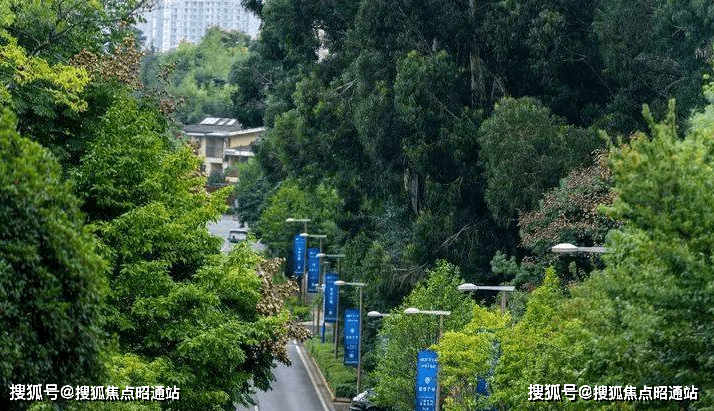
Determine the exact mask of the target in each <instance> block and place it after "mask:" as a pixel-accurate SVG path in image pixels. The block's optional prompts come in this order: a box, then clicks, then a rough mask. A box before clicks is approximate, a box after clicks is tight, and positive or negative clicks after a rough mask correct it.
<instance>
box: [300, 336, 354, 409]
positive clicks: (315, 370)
mask: <svg viewBox="0 0 714 411" xmlns="http://www.w3.org/2000/svg"><path fill="white" fill-rule="evenodd" d="M298 344H299V345H300V347H302V348H303V349H304V350H305V352H306V353H307V357H308V358H309V360H308V363H309V367H308V372H309V373H311V374H313V376H316V379H318V380H319V381H320V385H321V386H320V389H322V390H324V391H325V392H327V393H328V394H329V398H330V400H331V402H332V408H333V409H334V410H335V411H341V410H347V408H348V407H349V405H350V402H351V400H350V399H349V398H344V397H335V393H333V392H332V390H331V389H330V385H329V384H328V383H327V379H326V378H325V376H324V375H323V374H322V370H320V367H319V366H318V365H317V362H316V361H315V359H314V358H312V354H311V353H310V350H308V349H307V347H305V344H303V343H302V342H299V343H298Z"/></svg>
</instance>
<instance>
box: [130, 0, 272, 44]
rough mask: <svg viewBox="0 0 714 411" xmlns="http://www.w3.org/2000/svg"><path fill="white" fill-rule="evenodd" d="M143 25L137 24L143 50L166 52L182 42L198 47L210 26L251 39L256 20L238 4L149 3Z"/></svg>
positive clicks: (214, 0)
mask: <svg viewBox="0 0 714 411" xmlns="http://www.w3.org/2000/svg"><path fill="white" fill-rule="evenodd" d="M153 1H154V5H153V7H151V9H150V11H148V12H145V13H144V14H143V17H144V19H145V20H146V22H144V23H140V24H137V28H138V29H139V30H141V32H142V34H143V35H144V38H145V41H144V47H146V48H147V49H148V48H151V47H154V48H155V49H156V50H157V51H168V50H170V49H172V48H174V47H176V46H178V44H179V43H181V42H182V41H188V42H190V43H198V42H199V41H201V39H202V38H203V36H204V35H205V34H206V30H207V29H208V28H209V27H211V26H218V27H220V28H222V29H224V30H240V31H242V32H243V33H246V34H248V35H249V36H251V37H253V38H255V37H257V36H258V32H259V30H260V19H258V17H257V16H256V15H254V14H253V13H251V12H249V11H248V10H246V9H244V8H243V6H241V4H240V2H241V0H153Z"/></svg>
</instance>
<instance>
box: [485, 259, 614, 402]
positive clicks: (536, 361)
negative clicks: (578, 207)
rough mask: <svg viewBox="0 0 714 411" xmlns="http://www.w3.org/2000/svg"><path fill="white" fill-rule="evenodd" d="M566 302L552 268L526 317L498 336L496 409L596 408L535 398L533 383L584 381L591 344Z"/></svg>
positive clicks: (532, 301)
mask: <svg viewBox="0 0 714 411" xmlns="http://www.w3.org/2000/svg"><path fill="white" fill-rule="evenodd" d="M565 303H566V299H565V297H564V295H563V293H562V289H561V284H560V279H559V278H558V277H557V276H556V274H555V270H554V269H553V268H552V267H549V268H548V269H547V270H546V273H545V278H544V280H543V284H542V285H541V286H540V287H539V288H538V289H536V290H535V291H534V292H533V293H532V294H531V296H530V298H529V300H528V303H527V306H526V312H525V315H524V316H523V318H522V319H521V320H520V321H519V322H518V323H517V324H516V325H514V326H513V327H509V328H505V329H501V330H499V332H498V333H497V338H498V340H499V341H500V348H501V355H500V357H499V359H498V363H497V365H496V368H495V371H494V374H493V378H491V379H490V380H491V381H492V382H493V384H492V390H493V391H492V394H491V396H490V397H489V398H488V401H489V402H490V403H491V404H492V405H494V406H497V407H499V408H501V409H592V407H593V404H592V403H589V402H584V401H580V402H570V401H569V400H568V399H567V398H566V397H562V401H548V402H545V403H543V402H540V403H539V402H533V401H531V400H529V395H528V394H529V392H530V391H529V388H528V387H529V386H530V385H531V384H541V385H545V384H558V383H559V384H564V383H565V382H564V381H568V383H570V382H571V381H577V382H581V380H580V379H577V375H578V371H579V367H581V366H582V364H583V363H584V362H585V361H586V360H587V356H585V355H584V351H585V350H584V349H583V346H584V345H585V344H587V340H586V339H585V338H583V335H582V334H581V333H583V329H582V328H581V326H580V324H579V323H578V322H573V321H568V320H569V319H570V317H571V316H570V315H569V313H568V311H567V310H566V309H563V306H564V304H565ZM597 383H598V384H599V383H600V380H597ZM582 384H594V382H588V383H585V382H582ZM598 405H599V403H598V404H596V405H594V406H596V407H597V406H598ZM610 405H612V404H607V405H606V407H607V406H610ZM625 406H627V405H626V404H625Z"/></svg>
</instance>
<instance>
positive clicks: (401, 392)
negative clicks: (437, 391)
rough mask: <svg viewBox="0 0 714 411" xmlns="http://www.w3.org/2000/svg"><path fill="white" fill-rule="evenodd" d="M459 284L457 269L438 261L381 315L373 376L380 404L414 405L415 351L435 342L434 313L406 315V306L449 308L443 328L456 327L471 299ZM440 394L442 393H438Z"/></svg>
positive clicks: (467, 312)
mask: <svg viewBox="0 0 714 411" xmlns="http://www.w3.org/2000/svg"><path fill="white" fill-rule="evenodd" d="M459 284H461V279H460V277H459V273H458V269H457V268H456V267H455V266H453V265H451V264H449V263H447V262H445V261H440V262H438V263H437V266H436V267H435V268H434V269H433V270H431V271H430V272H429V273H428V277H427V278H426V279H425V280H424V281H422V282H420V283H419V284H418V285H417V286H416V287H414V289H413V290H412V292H411V293H410V294H409V295H408V296H407V297H406V298H405V299H404V300H403V301H402V303H401V304H400V305H399V306H398V308H397V309H396V310H394V311H393V313H392V314H393V315H391V316H390V317H386V318H385V319H384V326H383V327H382V330H381V331H380V332H379V335H378V337H377V340H378V341H380V343H379V344H378V346H377V348H376V349H377V353H376V355H377V358H376V362H377V365H376V368H375V371H374V373H373V375H372V376H373V378H375V380H376V382H377V383H376V386H375V390H376V391H377V398H378V401H379V402H380V403H381V404H385V405H389V406H391V407H392V409H394V410H396V411H402V410H411V409H414V396H415V393H414V387H415V381H416V360H417V352H418V351H420V350H422V349H424V348H428V347H431V346H432V345H434V344H435V343H436V338H437V335H438V333H439V318H437V317H436V316H434V315H425V314H424V315H422V314H416V315H407V314H404V313H403V312H402V311H403V310H404V309H405V308H407V307H415V308H418V309H421V310H445V311H451V315H449V316H445V317H444V330H445V331H450V330H458V329H461V328H462V327H463V326H464V325H465V324H466V323H468V322H469V321H470V320H471V314H472V312H473V302H472V301H471V299H470V298H469V297H468V295H465V294H464V293H461V292H459V291H457V290H456V287H457V286H458V285H459ZM442 398H443V397H442Z"/></svg>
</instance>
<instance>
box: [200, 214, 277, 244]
mask: <svg viewBox="0 0 714 411" xmlns="http://www.w3.org/2000/svg"><path fill="white" fill-rule="evenodd" d="M206 228H208V231H209V232H210V233H211V234H213V235H215V236H218V237H221V238H222V239H223V247H221V250H222V251H223V252H228V251H230V250H231V248H233V246H234V244H233V243H229V242H228V233H229V232H230V231H231V230H234V229H238V228H242V229H247V228H248V226H247V225H242V226H241V223H240V221H238V220H234V219H233V217H232V216H230V215H225V214H224V215H223V216H221V219H220V220H218V221H216V222H210V223H208V224H207V227H206ZM253 249H254V250H256V251H262V250H264V249H265V245H263V244H261V243H260V242H258V243H255V244H253Z"/></svg>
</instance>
